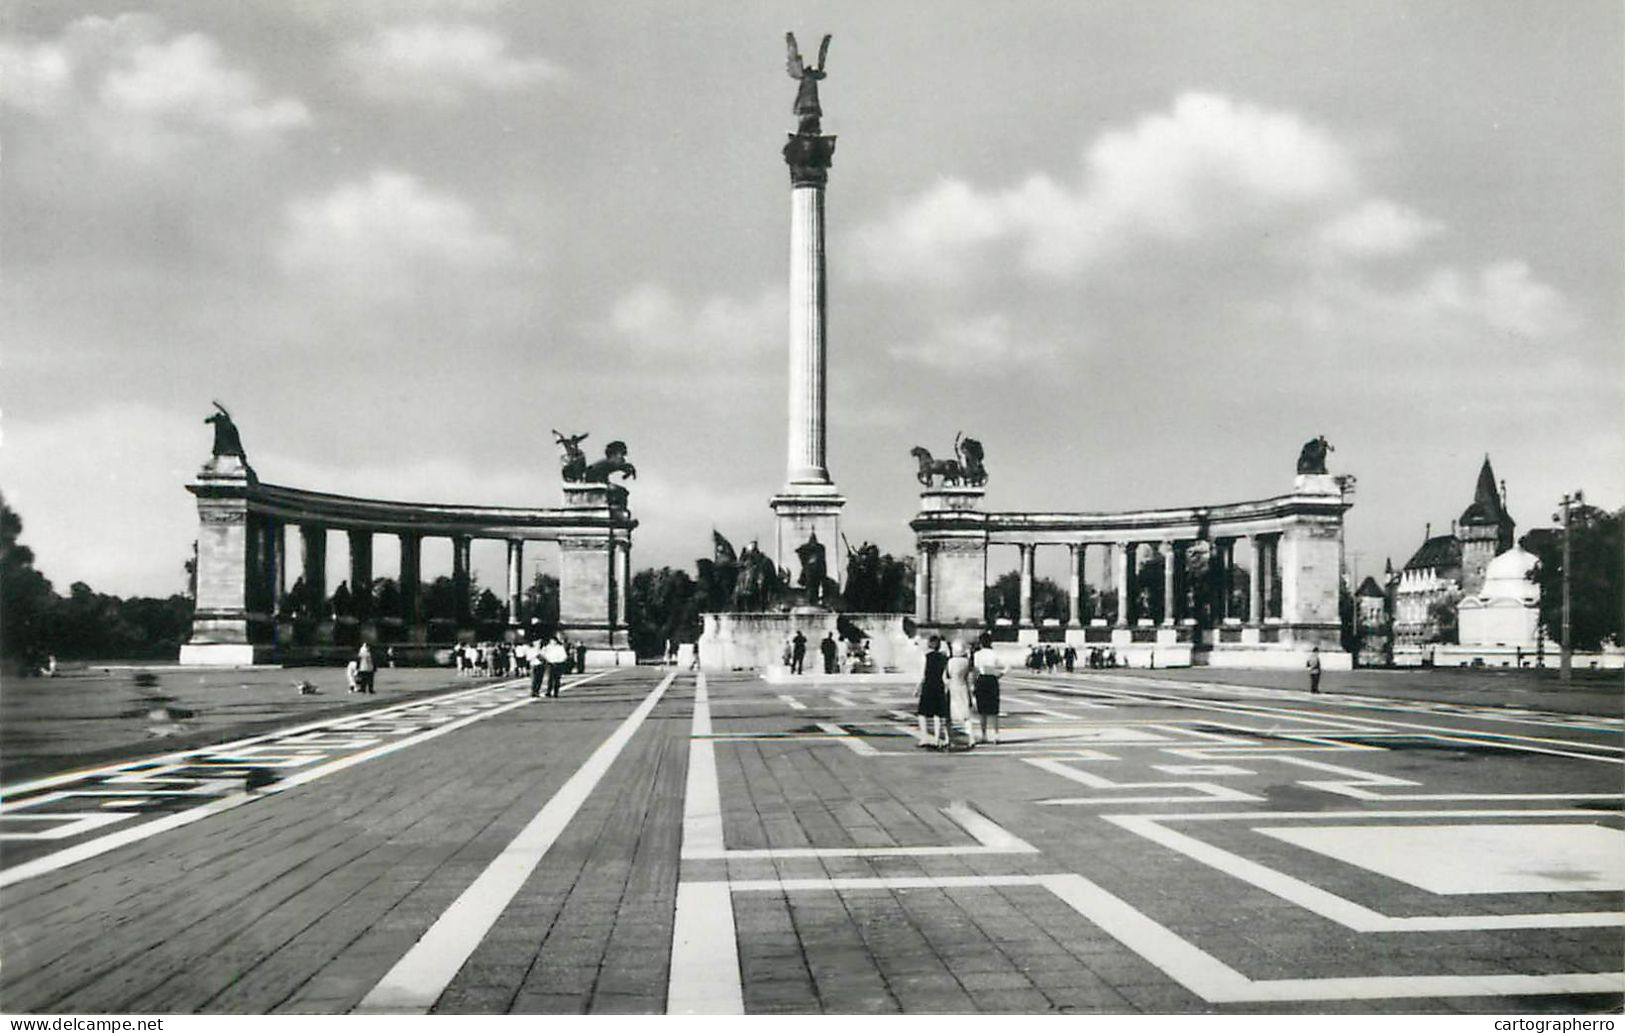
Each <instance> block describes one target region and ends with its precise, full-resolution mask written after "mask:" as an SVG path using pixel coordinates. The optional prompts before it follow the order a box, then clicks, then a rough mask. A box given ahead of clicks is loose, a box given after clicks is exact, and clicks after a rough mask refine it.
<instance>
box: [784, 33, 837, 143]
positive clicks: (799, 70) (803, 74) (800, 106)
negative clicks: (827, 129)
mask: <svg viewBox="0 0 1625 1033" xmlns="http://www.w3.org/2000/svg"><path fill="white" fill-rule="evenodd" d="M784 42H785V44H786V45H787V46H788V47H789V48H790V78H792V79H799V80H801V89H799V90H797V91H796V106H795V108H794V109H793V110H794V111H795V114H796V119H797V123H796V132H797V133H800V134H802V135H805V136H817V135H819V134H820V133H821V132H823V127H822V125H821V124H820V122H819V119H821V118H822V117H823V115H824V109H823V108H821V107H819V106H818V80H820V79H822V78H823V77H824V74H825V73H824V55H825V54H828V53H829V37H828V36H825V37H824V42H822V43H820V44H818V67H816V68H814V67H813V66H811V65H808V64H805V63H803V62H802V60H801V50H800V48H798V47H797V46H796V34H795V33H793V32H786V33H785V34H784Z"/></svg>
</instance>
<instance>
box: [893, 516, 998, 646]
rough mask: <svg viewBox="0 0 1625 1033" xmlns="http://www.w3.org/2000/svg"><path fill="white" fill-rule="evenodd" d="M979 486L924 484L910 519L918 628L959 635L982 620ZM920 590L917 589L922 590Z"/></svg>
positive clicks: (983, 543)
mask: <svg viewBox="0 0 1625 1033" xmlns="http://www.w3.org/2000/svg"><path fill="white" fill-rule="evenodd" d="M986 494H987V492H986V491H985V490H984V489H982V488H952V487H941V488H928V489H926V490H925V491H922V492H921V493H920V513H919V515H918V516H917V517H915V518H914V520H913V521H912V522H911V523H910V525H909V526H910V527H912V528H913V529H914V532H915V535H916V538H917V542H918V553H917V555H916V556H915V561H914V562H915V564H916V566H915V573H916V588H915V597H914V619H915V622H916V623H917V624H918V625H919V628H920V633H921V634H922V635H924V634H937V635H944V636H948V637H950V638H960V637H964V635H965V634H967V633H975V632H980V631H981V630H982V626H983V624H984V623H985V621H986V601H985V599H984V595H985V589H984V586H985V585H986V583H987V515H986V514H985V513H983V512H982V500H983V498H984V496H985V495H986ZM922 589H923V590H922Z"/></svg>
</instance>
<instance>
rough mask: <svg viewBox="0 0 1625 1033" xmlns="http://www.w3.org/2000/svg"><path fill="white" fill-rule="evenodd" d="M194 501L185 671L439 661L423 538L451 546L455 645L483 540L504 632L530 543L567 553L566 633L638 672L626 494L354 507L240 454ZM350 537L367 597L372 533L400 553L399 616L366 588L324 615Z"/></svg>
mask: <svg viewBox="0 0 1625 1033" xmlns="http://www.w3.org/2000/svg"><path fill="white" fill-rule="evenodd" d="M186 487H187V490H188V491H190V492H191V493H192V494H193V495H194V496H196V497H197V505H198V542H197V607H196V610H195V612H194V615H193V620H192V637H191V641H190V642H188V643H187V644H186V645H184V646H182V648H181V662H182V663H183V664H249V663H261V662H270V661H276V662H285V661H288V660H296V659H317V658H321V657H324V656H332V655H334V654H338V653H347V652H350V651H352V650H353V649H354V647H355V645H356V644H357V643H358V642H360V641H368V642H374V643H382V642H385V641H389V642H390V644H391V645H394V646H395V647H396V649H397V650H398V651H404V652H405V653H407V654H408V655H411V654H414V653H423V654H428V653H432V651H433V649H434V648H435V646H437V645H438V646H441V647H444V646H446V645H450V644H451V641H450V640H449V639H448V640H447V641H444V642H435V641H433V640H432V639H431V635H430V626H429V621H428V620H427V617H426V614H425V612H424V607H423V600H422V596H421V591H422V587H421V586H422V581H423V572H422V547H423V540H424V539H425V538H435V537H442V538H448V539H450V540H451V543H452V580H453V582H454V585H455V588H456V592H455V595H456V600H457V613H456V614H455V621H454V623H455V629H454V630H453V631H452V632H451V635H450V639H455V638H458V637H462V638H465V639H466V638H470V637H471V636H472V630H473V624H472V621H471V614H470V613H469V612H468V596H469V592H468V588H469V585H470V577H469V570H470V562H469V561H470V555H471V551H472V546H473V543H474V541H475V540H478V539H494V540H499V541H503V542H506V543H507V550H508V559H507V586H506V587H507V594H506V600H507V614H506V616H507V620H506V621H505V623H506V624H507V626H508V628H509V629H514V628H517V627H518V624H519V622H518V615H519V614H520V611H521V604H522V600H523V595H524V589H525V586H524V581H523V571H524V549H525V543H527V542H533V541H549V542H556V543H557V545H558V548H559V556H560V563H559V627H560V628H561V630H563V631H564V633H565V634H566V635H567V636H568V637H569V638H570V640H571V641H572V642H575V643H580V644H582V645H585V646H586V647H587V649H588V654H587V661H588V663H589V664H597V665H605V664H615V663H630V662H632V658H631V654H630V651H629V650H628V648H627V641H626V619H625V615H626V591H627V585H628V584H629V583H630V580H631V551H632V531H633V529H634V528H636V527H637V521H636V520H634V519H632V517H631V515H630V513H629V512H628V511H627V509H626V505H625V494H624V492H623V491H622V490H621V489H619V488H617V487H612V486H610V485H607V484H575V483H567V484H565V485H564V495H565V504H564V505H563V506H561V507H554V508H541V509H528V508H515V507H500V506H461V505H447V504H441V503H423V502H397V501H389V500H382V499H364V498H355V497H352V496H347V495H334V494H328V493H325V492H315V491H306V490H304V489H301V488H290V487H286V486H284V485H278V484H267V483H262V482H261V481H260V480H259V479H258V478H257V477H256V476H255V475H254V471H253V470H252V469H251V468H250V467H249V466H248V465H247V464H246V463H244V462H242V461H241V460H240V459H239V458H238V457H236V456H216V457H214V458H213V459H212V460H211V461H210V462H209V464H208V465H206V466H205V467H204V468H203V470H202V471H201V472H200V473H199V474H198V476H197V478H196V480H195V481H194V482H193V483H191V484H189V485H187V486H186ZM290 525H296V526H297V527H298V528H299V542H300V557H299V566H298V574H297V577H298V582H297V584H299V585H300V586H301V591H300V595H301V596H302V601H309V600H313V601H315V603H316V604H317V605H316V607H314V609H315V612H314V613H308V612H307V613H306V614H305V615H304V616H302V617H294V616H292V615H290V613H289V607H288V606H287V605H286V603H287V602H288V599H287V592H288V587H287V580H288V570H287V568H288V560H287V555H286V553H287V549H286V542H287V537H288V536H287V534H286V528H287V527H288V526H290ZM330 531H341V532H344V533H345V537H346V540H347V543H348V546H349V553H350V555H349V565H348V569H349V572H350V577H349V579H348V583H349V584H350V585H353V586H358V587H360V588H362V589H370V586H371V584H372V583H373V571H372V544H373V538H374V536H375V535H380V534H384V535H393V536H395V537H396V539H397V540H398V541H399V545H400V578H399V581H400V602H399V605H398V608H397V612H396V613H394V614H373V613H372V612H370V610H371V608H370V599H371V593H370V590H364V591H357V593H356V598H357V605H356V608H355V612H353V613H333V614H330V613H328V612H327V610H326V607H325V601H326V600H327V598H328V592H327V585H326V581H327V541H328V533H329V532H330Z"/></svg>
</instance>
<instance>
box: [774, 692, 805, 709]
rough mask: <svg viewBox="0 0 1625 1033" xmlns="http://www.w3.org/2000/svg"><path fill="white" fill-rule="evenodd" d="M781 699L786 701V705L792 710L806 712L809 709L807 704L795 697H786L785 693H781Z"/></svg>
mask: <svg viewBox="0 0 1625 1033" xmlns="http://www.w3.org/2000/svg"><path fill="white" fill-rule="evenodd" d="M779 698H780V699H782V700H784V705H785V706H787V707H789V708H790V709H791V710H806V709H807V704H805V703H803V702H801V701H800V700H798V699H796V698H795V697H794V696H789V695H786V694H785V693H782V692H781V693H779Z"/></svg>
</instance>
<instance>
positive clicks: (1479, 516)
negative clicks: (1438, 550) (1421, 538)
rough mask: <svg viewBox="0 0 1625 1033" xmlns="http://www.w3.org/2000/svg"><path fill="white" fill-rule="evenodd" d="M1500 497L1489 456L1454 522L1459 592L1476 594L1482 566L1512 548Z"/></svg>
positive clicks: (1509, 522) (1510, 529)
mask: <svg viewBox="0 0 1625 1033" xmlns="http://www.w3.org/2000/svg"><path fill="white" fill-rule="evenodd" d="M1516 526H1517V525H1516V523H1515V522H1514V521H1513V519H1512V516H1511V514H1509V513H1508V512H1507V511H1506V506H1505V504H1504V502H1503V500H1502V498H1501V491H1500V489H1499V487H1498V486H1497V484H1496V480H1495V471H1494V469H1492V468H1491V467H1490V457H1489V456H1487V455H1486V456H1485V457H1484V465H1483V466H1482V467H1480V468H1479V471H1478V486H1477V488H1475V489H1474V491H1473V501H1472V504H1471V505H1469V506H1468V507H1467V508H1466V509H1464V510H1462V514H1461V519H1460V520H1458V521H1457V522H1456V537H1457V538H1459V539H1460V540H1461V591H1462V594H1463V595H1469V596H1471V595H1477V594H1478V593H1479V592H1480V591H1481V590H1482V589H1483V587H1484V569H1485V568H1486V567H1488V566H1489V565H1490V560H1492V559H1494V558H1495V557H1497V556H1499V555H1500V554H1501V553H1503V552H1505V551H1507V550H1508V549H1510V548H1512V532H1513V529H1514V528H1515V527H1516Z"/></svg>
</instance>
